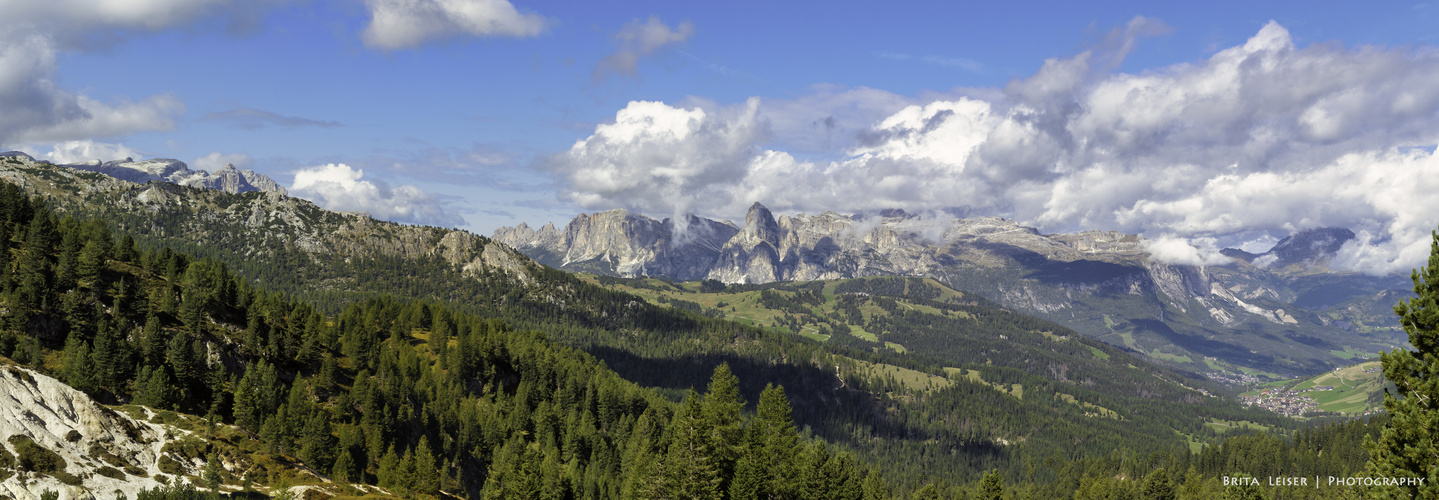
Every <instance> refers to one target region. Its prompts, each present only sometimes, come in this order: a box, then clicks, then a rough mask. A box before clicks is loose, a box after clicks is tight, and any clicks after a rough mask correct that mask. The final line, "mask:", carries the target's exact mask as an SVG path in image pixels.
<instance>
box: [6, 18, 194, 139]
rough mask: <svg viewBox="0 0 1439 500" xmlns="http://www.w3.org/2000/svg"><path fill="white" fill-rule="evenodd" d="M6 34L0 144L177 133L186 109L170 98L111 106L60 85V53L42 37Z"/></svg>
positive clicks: (119, 103) (116, 103)
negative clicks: (57, 78)
mask: <svg viewBox="0 0 1439 500" xmlns="http://www.w3.org/2000/svg"><path fill="white" fill-rule="evenodd" d="M23 31H24V30H11V31H7V32H5V33H6V34H0V109H4V110H5V113H3V114H0V144H21V143H37V142H60V141H67V140H79V139H87V138H102V137H115V136H120V135H125V134H128V133H131V132H136V131H142V130H169V129H172V128H174V126H175V123H174V117H175V116H176V115H178V114H180V113H183V112H184V111H185V106H184V104H182V103H181V102H180V101H179V100H178V99H176V98H175V97H173V96H170V95H163V94H162V95H156V96H151V97H148V98H145V99H142V100H140V101H138V102H134V101H128V100H120V101H117V102H111V103H105V102H101V101H98V100H96V99H93V98H90V97H88V96H86V95H83V94H79V93H75V92H72V91H69V90H66V89H63V88H60V86H59V85H57V84H56V83H55V81H54V77H55V73H56V71H57V66H56V54H57V47H56V45H55V41H54V40H51V39H49V38H47V37H45V36H42V35H39V34H27V35H20V34H17V33H16V32H23Z"/></svg>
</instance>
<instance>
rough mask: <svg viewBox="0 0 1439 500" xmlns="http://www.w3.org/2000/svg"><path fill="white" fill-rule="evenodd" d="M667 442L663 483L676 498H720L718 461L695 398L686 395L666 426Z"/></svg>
mask: <svg viewBox="0 0 1439 500" xmlns="http://www.w3.org/2000/svg"><path fill="white" fill-rule="evenodd" d="M669 430H670V432H672V433H673V437H672V439H671V440H670V449H669V455H668V457H667V458H666V460H665V461H666V462H667V464H668V466H669V468H670V471H669V474H667V475H666V477H665V482H666V483H667V485H668V486H669V488H668V489H669V490H670V491H673V492H674V495H675V496H676V497H677V498H692V499H698V500H704V499H718V498H720V492H721V490H720V482H721V480H722V479H723V478H722V476H721V475H720V468H719V463H718V462H719V460H718V457H716V456H715V452H714V448H713V446H712V443H711V440H710V439H711V438H710V433H709V430H710V429H709V425H708V422H707V421H706V420H705V418H704V410H703V408H702V407H701V404H700V402H699V396H698V395H697V394H695V392H694V391H690V394H689V396H688V397H686V398H685V401H684V404H683V405H682V406H681V408H680V410H679V411H678V412H676V413H675V418H674V421H673V422H672V423H671V424H670V429H669Z"/></svg>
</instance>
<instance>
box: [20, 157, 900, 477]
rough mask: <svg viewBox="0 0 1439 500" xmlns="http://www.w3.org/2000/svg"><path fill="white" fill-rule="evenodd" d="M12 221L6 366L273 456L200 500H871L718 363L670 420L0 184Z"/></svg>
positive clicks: (832, 458) (510, 345) (401, 316)
mask: <svg viewBox="0 0 1439 500" xmlns="http://www.w3.org/2000/svg"><path fill="white" fill-rule="evenodd" d="M0 221H3V222H4V223H3V227H4V228H5V229H4V230H5V231H6V232H5V233H4V234H0V236H5V238H0V241H4V242H8V243H9V244H7V245H5V248H3V249H0V250H3V253H4V254H5V255H6V256H7V260H6V264H8V265H5V266H0V271H3V272H0V290H3V298H4V304H5V314H4V324H5V325H6V328H5V329H4V330H3V332H4V333H3V334H0V352H6V353H9V354H10V358H11V359H13V360H14V361H15V362H17V363H20V364H22V365H27V366H31V367H34V368H36V369H39V370H42V371H45V372H48V373H53V374H56V375H57V376H59V377H60V378H62V379H63V380H64V381H65V382H66V383H68V384H70V385H71V386H73V387H75V388H77V389H80V390H82V391H85V392H86V393H89V394H91V395H92V396H94V397H96V398H97V399H100V400H103V401H109V402H111V403H129V404H136V405H144V406H148V407H152V408H155V409H158V410H179V411H183V412H186V413H191V414H197V415H205V416H206V418H207V419H208V420H209V421H211V422H215V421H218V420H223V421H225V422H229V423H233V424H234V425H235V426H236V427H238V428H239V429H240V430H242V431H243V432H244V433H246V434H249V435H252V436H256V437H259V438H260V439H261V440H262V441H263V443H264V446H263V449H262V450H259V453H257V454H256V455H250V456H245V455H244V454H242V453H239V450H237V449H236V448H232V447H221V446H218V445H211V444H207V443H199V444H197V445H195V448H196V450H194V451H190V450H180V451H176V452H175V454H176V455H177V456H176V457H175V458H178V459H181V460H183V459H186V458H189V457H187V456H186V455H185V454H186V453H190V454H200V455H201V456H205V454H207V453H208V454H209V455H208V456H209V460H210V461H211V462H215V461H216V460H224V461H226V462H231V463H243V465H244V466H245V470H244V471H235V472H234V473H221V472H218V471H213V472H212V473H204V474H203V476H205V477H199V476H188V478H189V480H190V481H191V482H193V483H195V484H212V487H213V485H220V484H228V485H235V486H238V485H242V484H243V485H245V487H246V488H248V487H250V486H252V485H256V484H272V485H273V484H284V483H288V482H290V481H296V480H303V479H304V478H305V477H306V476H305V475H304V474H299V473H297V472H296V471H295V469H296V468H298V467H302V468H303V469H305V470H307V471H309V472H311V473H314V474H319V475H321V476H327V477H329V478H332V479H334V480H337V481H340V482H345V483H367V484H377V485H379V486H381V487H384V488H387V489H389V490H390V491H392V492H397V494H401V495H406V496H407V495H411V494H421V495H426V496H435V495H438V494H439V493H440V492H442V491H445V492H449V493H450V494H460V495H464V496H469V497H485V498H524V497H537V496H540V495H541V493H543V496H545V497H547V498H614V497H618V496H631V497H632V496H637V495H638V496H641V497H659V496H678V497H682V498H705V497H713V498H718V497H719V495H721V494H722V493H728V492H731V491H735V492H741V493H739V496H740V497H752V496H753V495H754V494H755V492H767V491H777V492H782V493H785V494H788V495H800V496H802V497H805V498H815V496H814V495H813V494H809V493H806V492H814V491H826V492H849V493H845V495H844V498H860V495H861V493H862V492H863V488H864V487H866V483H865V476H866V471H865V469H864V468H862V467H861V465H860V464H859V463H858V462H857V461H856V460H855V459H854V458H853V457H852V456H851V455H849V454H845V453H831V452H830V451H829V450H828V449H827V448H826V447H825V445H824V444H823V443H822V442H817V443H811V442H809V441H808V440H806V439H803V438H801V436H800V434H799V432H798V430H797V429H796V428H795V427H794V425H793V424H792V421H791V416H790V408H789V402H788V400H787V399H786V398H785V395H784V391H783V389H781V388H778V387H772V388H766V390H765V391H764V392H763V393H762V394H761V397H760V400H759V401H758V404H757V406H756V411H755V412H754V413H753V414H751V415H752V416H750V417H746V414H745V413H744V412H742V409H743V408H744V407H745V405H746V402H745V401H744V400H743V399H742V396H741V395H740V394H739V391H738V380H737V379H736V377H735V376H734V375H733V374H731V372H730V371H729V369H728V368H727V367H724V366H721V367H720V368H718V369H716V370H715V372H714V375H713V378H712V380H711V382H710V383H709V384H708V387H707V389H708V390H707V391H706V394H705V395H704V396H700V395H698V393H695V392H690V393H689V394H688V395H687V396H686V397H685V398H684V400H683V402H682V403H679V404H675V403H673V402H671V401H668V400H666V399H664V398H661V397H659V396H658V395H657V394H655V393H654V392H652V391H649V390H645V389H642V388H640V387H637V386H636V385H634V384H633V383H630V382H627V381H625V380H623V379H621V378H620V377H618V376H616V375H615V374H614V372H612V371H610V370H608V369H606V368H605V367H604V365H603V364H602V363H600V362H598V361H597V360H595V359H594V358H593V357H591V356H589V355H587V354H585V353H583V352H580V351H577V350H574V349H570V348H566V347H561V346H558V345H555V344H554V343H552V342H549V341H548V340H546V339H545V338H544V336H543V335H542V334H539V333H538V332H533V331H529V332H524V331H515V330H513V329H511V328H509V327H508V326H506V324H505V323H503V322H501V321H497V320H494V319H481V318H477V317H474V316H470V315H467V314H463V313H459V312H454V311H452V310H450V309H448V308H445V307H443V306H438V305H434V304H429V303H426V302H423V301H398V300H394V299H390V298H387V297H386V298H376V299H370V300H366V301H361V302H356V303H353V304H350V305H349V306H347V307H346V308H345V309H344V310H343V311H342V312H340V313H339V314H337V315H335V316H332V317H326V316H324V315H322V314H320V313H319V312H317V311H316V309H314V308H313V307H312V306H310V305H309V304H306V303H304V302H300V301H295V300H292V299H289V298H287V297H285V296H283V295H281V294H277V293H272V292H265V291H263V290H258V289H256V288H254V287H253V286H251V285H250V284H249V282H248V281H247V280H244V279H242V278H239V277H237V276H235V275H234V274H232V273H230V272H229V270H228V269H227V268H226V266H224V265H223V264H221V263H218V262H215V261H213V260H208V259H199V260H195V259H192V258H190V257H187V256H185V255H183V254H179V253H175V252H172V251H170V250H169V249H168V248H162V249H159V250H140V249H137V248H136V246H135V244H134V241H133V239H132V238H130V237H128V235H127V236H125V237H122V238H120V239H119V240H118V241H116V239H115V238H113V235H112V234H111V233H110V232H109V230H108V229H107V227H106V226H105V225H104V224H103V223H101V222H100V221H97V220H92V221H89V222H81V221H79V220H76V219H74V218H71V217H64V218H58V217H56V216H55V215H54V214H53V213H52V212H51V211H50V210H49V208H48V207H46V206H45V205H44V204H43V203H41V202H40V201H39V200H30V199H28V198H27V197H25V196H23V195H22V194H21V193H20V192H19V190H17V189H16V188H15V186H14V185H10V184H6V185H4V186H3V187H0ZM217 451H223V452H228V454H227V455H226V456H222V457H218V458H217V457H216V455H215V453H216V452H217ZM21 456H22V457H25V456H27V455H24V454H23V452H22V454H21ZM255 456H262V457H263V458H260V459H256V458H255ZM164 457H165V458H162V459H161V461H162V463H161V465H160V467H161V469H162V470H171V469H167V466H165V465H164V460H172V461H174V459H172V458H170V457H171V455H165V456H164ZM287 457H294V459H296V460H297V461H298V462H290V461H289V460H286V458H287ZM7 464H8V462H7ZM11 467H15V466H14V465H6V466H5V469H7V471H8V469H10V468H11ZM172 468H173V469H174V470H173V473H175V474H176V475H177V476H179V477H186V476H187V475H186V474H184V472H186V471H184V470H183V469H181V468H178V466H175V467H172ZM18 472H19V473H20V474H21V477H20V479H23V478H24V476H25V475H27V474H28V475H56V474H62V473H64V471H63V468H62V469H61V470H60V471H58V472H57V471H55V470H53V469H37V468H36V467H34V466H31V465H27V464H25V463H22V464H20V465H19V470H18ZM9 475H10V473H8V472H7V473H6V476H9ZM869 476H870V477H869V482H868V487H869V488H870V489H871V490H876V491H878V489H882V479H881V478H880V477H879V476H878V475H875V474H873V473H871V474H869ZM56 477H62V476H56ZM65 477H70V479H65V478H64V477H62V482H65V481H68V480H75V478H74V477H73V475H71V476H65ZM177 480H178V478H177Z"/></svg>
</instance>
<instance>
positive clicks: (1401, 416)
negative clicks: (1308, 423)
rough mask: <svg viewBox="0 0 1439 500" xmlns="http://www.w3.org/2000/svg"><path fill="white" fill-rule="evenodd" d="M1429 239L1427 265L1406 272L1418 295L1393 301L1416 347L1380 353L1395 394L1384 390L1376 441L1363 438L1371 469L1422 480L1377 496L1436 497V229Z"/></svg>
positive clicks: (1438, 336) (1384, 489) (1438, 416)
mask: <svg viewBox="0 0 1439 500" xmlns="http://www.w3.org/2000/svg"><path fill="white" fill-rule="evenodd" d="M1431 238H1432V241H1431V242H1430V247H1429V248H1430V254H1429V265H1428V266H1425V267H1423V268H1422V269H1419V270H1416V271H1414V272H1412V273H1411V275H1410V278H1411V279H1412V280H1413V281H1414V293H1415V294H1416V297H1414V298H1412V299H1409V300H1408V301H1401V302H1400V303H1399V305H1397V306H1394V313H1395V314H1398V315H1399V323H1400V325H1402V326H1403V327H1404V331H1405V332H1406V333H1408V334H1409V344H1410V345H1413V346H1414V350H1413V351H1409V350H1406V349H1395V350H1394V351H1390V352H1387V353H1383V354H1381V355H1380V359H1381V360H1382V362H1383V365H1384V377H1385V378H1387V379H1389V381H1390V382H1393V383H1394V388H1395V389H1396V391H1397V392H1398V394H1393V393H1390V392H1389V391H1388V390H1387V389H1386V390H1385V394H1384V408H1385V409H1387V410H1388V411H1389V415H1390V417H1391V420H1390V422H1389V425H1386V426H1385V427H1384V430H1383V432H1382V433H1381V434H1380V436H1379V439H1378V440H1377V441H1376V440H1372V439H1369V438H1366V443H1365V445H1366V446H1367V447H1368V448H1369V453H1370V459H1369V465H1368V472H1369V474H1371V475H1373V476H1376V477H1387V478H1415V479H1424V481H1422V484H1406V485H1402V486H1399V485H1390V486H1383V487H1378V488H1376V489H1375V491H1373V494H1374V496H1376V497H1378V498H1439V445H1436V444H1435V440H1436V439H1439V233H1433V234H1431ZM1414 483H1420V482H1419V481H1414Z"/></svg>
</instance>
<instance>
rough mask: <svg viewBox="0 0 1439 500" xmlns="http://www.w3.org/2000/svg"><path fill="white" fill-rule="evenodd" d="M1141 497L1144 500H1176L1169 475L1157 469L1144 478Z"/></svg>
mask: <svg viewBox="0 0 1439 500" xmlns="http://www.w3.org/2000/svg"><path fill="white" fill-rule="evenodd" d="M1140 488H1141V489H1140V493H1139V497H1140V498H1143V499H1144V500H1175V494H1174V485H1173V484H1172V483H1170V482H1169V473H1168V472H1165V471H1164V469H1156V470H1155V471H1154V472H1151V473H1149V475H1148V476H1145V477H1144V485H1143V486H1141V487H1140Z"/></svg>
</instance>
